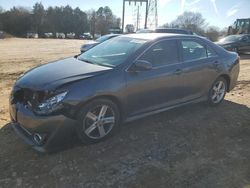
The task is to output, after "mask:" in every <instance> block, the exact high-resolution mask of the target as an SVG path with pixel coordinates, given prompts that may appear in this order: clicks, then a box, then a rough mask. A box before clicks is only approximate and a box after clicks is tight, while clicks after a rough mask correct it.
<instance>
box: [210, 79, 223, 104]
mask: <svg viewBox="0 0 250 188" xmlns="http://www.w3.org/2000/svg"><path fill="white" fill-rule="evenodd" d="M225 92H226V85H225V83H224V82H223V81H222V80H218V81H217V82H216V83H215V84H214V86H213V88H212V95H211V100H212V102H213V103H214V104H217V103H220V102H221V101H222V100H223V98H224V96H225Z"/></svg>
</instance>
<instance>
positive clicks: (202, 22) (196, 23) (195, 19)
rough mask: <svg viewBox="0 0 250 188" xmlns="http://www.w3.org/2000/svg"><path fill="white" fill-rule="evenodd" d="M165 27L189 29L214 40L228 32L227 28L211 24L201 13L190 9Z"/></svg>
mask: <svg viewBox="0 0 250 188" xmlns="http://www.w3.org/2000/svg"><path fill="white" fill-rule="evenodd" d="M163 27H167V28H182V29H188V30H190V31H192V32H194V33H195V34H197V35H201V36H204V37H207V38H209V39H210V40H212V41H217V40H218V38H219V37H220V36H223V35H226V33H227V28H224V29H220V28H218V27H216V26H211V25H209V23H207V22H206V19H205V18H204V17H203V16H202V14H201V13H198V12H188V11H186V12H184V13H183V14H181V15H179V16H178V17H177V18H176V19H175V20H173V21H172V22H170V23H166V24H164V25H163Z"/></svg>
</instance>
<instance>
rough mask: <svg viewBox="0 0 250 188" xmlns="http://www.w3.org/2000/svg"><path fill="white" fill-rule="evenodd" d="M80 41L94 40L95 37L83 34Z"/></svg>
mask: <svg viewBox="0 0 250 188" xmlns="http://www.w3.org/2000/svg"><path fill="white" fill-rule="evenodd" d="M79 38H80V39H84V40H91V39H93V37H92V36H91V34H90V33H83V34H82V35H79Z"/></svg>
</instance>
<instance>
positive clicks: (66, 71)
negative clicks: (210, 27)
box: [9, 33, 239, 151]
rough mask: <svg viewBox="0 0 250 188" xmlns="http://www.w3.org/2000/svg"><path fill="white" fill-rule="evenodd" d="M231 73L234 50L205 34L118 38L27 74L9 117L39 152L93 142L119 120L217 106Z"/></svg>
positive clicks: (234, 74) (235, 65)
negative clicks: (71, 141) (74, 141)
mask: <svg viewBox="0 0 250 188" xmlns="http://www.w3.org/2000/svg"><path fill="white" fill-rule="evenodd" d="M238 74H239V56H238V54H236V53H234V52H228V51H226V50H224V49H223V48H221V47H219V46H217V45H215V44H214V43H212V42H210V41H208V40H206V39H204V38H201V37H197V36H191V35H189V36H187V35H177V34H171V35H170V34H160V33H147V34H131V35H122V36H119V37H116V38H112V39H110V40H106V41H105V42H103V43H101V44H99V45H97V46H96V47H94V48H92V49H90V50H88V51H87V52H85V53H83V54H81V55H79V56H76V57H75V58H73V57H72V58H67V59H63V60H58V61H56V62H53V63H48V64H45V65H42V66H39V67H37V68H34V69H32V70H30V71H28V72H26V73H25V74H24V75H23V76H21V77H20V78H19V79H18V80H17V81H16V83H15V85H14V87H13V89H12V91H11V96H10V100H9V101H10V117H11V120H12V122H13V128H14V130H15V131H16V132H17V134H18V135H19V136H21V137H22V138H23V139H24V140H25V141H26V142H27V143H28V144H30V145H32V146H33V147H34V148H35V149H36V150H38V151H46V150H50V149H52V148H53V147H55V146H58V145H62V144H63V141H64V142H65V141H66V140H67V138H68V137H69V136H71V135H72V134H75V135H76V134H77V135H78V137H79V139H80V140H81V141H82V142H83V143H96V142H99V141H102V140H103V139H105V138H108V137H109V136H111V135H113V134H114V133H115V132H116V131H117V130H118V129H119V125H120V124H121V123H122V122H128V121H132V120H135V119H138V118H142V117H144V116H148V115H152V114H155V113H159V112H162V111H165V110H168V109H172V108H175V107H179V106H182V105H186V104H189V103H196V102H200V101H208V103H209V104H211V105H213V106H216V105H219V104H220V103H221V102H222V101H223V99H224V97H225V94H226V92H229V91H230V90H232V89H233V88H234V87H235V85H236V82H237V78H238ZM194 118H195V117H194Z"/></svg>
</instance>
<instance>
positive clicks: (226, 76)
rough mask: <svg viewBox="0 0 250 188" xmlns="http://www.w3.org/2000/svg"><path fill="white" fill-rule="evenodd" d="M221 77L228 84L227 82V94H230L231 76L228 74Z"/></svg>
mask: <svg viewBox="0 0 250 188" xmlns="http://www.w3.org/2000/svg"><path fill="white" fill-rule="evenodd" d="M219 77H222V78H224V79H225V80H226V82H227V92H229V88H230V82H231V79H230V76H229V75H227V74H222V75H220V76H219ZM219 77H218V78H219Z"/></svg>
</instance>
